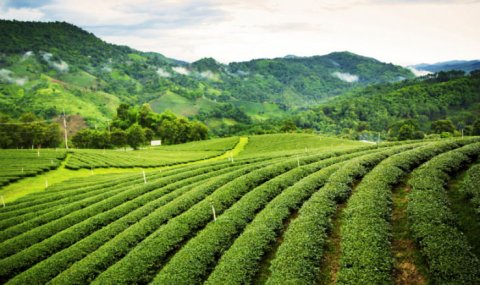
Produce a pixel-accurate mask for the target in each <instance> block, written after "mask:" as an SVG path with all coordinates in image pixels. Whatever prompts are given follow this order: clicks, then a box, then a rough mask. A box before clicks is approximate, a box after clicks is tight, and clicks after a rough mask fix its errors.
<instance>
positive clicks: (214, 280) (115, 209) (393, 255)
mask: <svg viewBox="0 0 480 285" xmlns="http://www.w3.org/2000/svg"><path fill="white" fill-rule="evenodd" d="M241 141H242V140H240V142H241ZM243 141H244V142H246V140H243ZM187 147H188V146H187ZM178 148H179V149H182V146H178ZM237 151H239V150H238V149H237ZM99 152H100V153H101V151H99ZM132 153H133V154H134V153H135V152H132ZM479 155H480V140H479V139H478V138H468V139H455V140H444V141H435V142H425V141H412V142H406V143H402V144H392V143H390V144H388V143H387V144H379V145H375V144H374V145H369V144H361V143H358V142H348V141H342V140H336V139H330V138H324V137H317V136H314V135H267V136H257V137H251V138H249V139H248V143H247V144H246V146H245V149H244V150H242V151H241V152H239V153H230V151H227V152H226V153H225V156H224V157H222V158H221V159H217V160H205V161H204V162H203V163H187V164H184V165H178V166H173V167H167V168H161V169H152V171H149V172H147V173H146V176H145V178H144V177H143V176H142V175H140V174H139V173H138V172H131V173H129V172H124V173H117V174H99V175H91V176H89V177H83V178H74V179H69V180H65V181H63V182H61V183H57V184H55V185H52V186H51V187H49V188H47V190H45V191H41V192H36V193H33V194H30V195H26V196H24V197H22V198H19V199H17V200H15V201H13V202H9V203H7V204H6V206H5V207H3V208H1V210H0V229H1V232H0V258H1V260H0V281H1V283H7V284H44V283H49V284H85V283H94V284H146V283H150V284H201V283H206V284H265V283H266V284H393V283H395V284H426V283H427V282H430V283H431V284H477V283H479V282H480V269H479V268H480V266H479V265H480V262H479V259H478V258H479V257H478V256H477V253H476V251H474V250H472V246H476V245H475V244H474V243H475V239H473V238H472V235H471V234H470V233H467V232H465V233H464V232H463V231H462V228H461V227H460V226H458V225H461V224H462V222H463V221H460V220H459V217H461V216H459V215H458V214H457V210H456V209H455V208H454V207H453V206H452V207H451V205H453V204H452V203H450V202H449V199H450V198H449V197H451V192H452V191H454V189H453V188H451V187H450V186H449V185H451V184H450V183H448V182H449V181H450V180H459V179H460V180H462V181H457V182H461V183H460V184H461V185H462V189H474V190H476V188H478V186H477V187H475V186H472V187H471V188H468V187H470V186H471V185H475V184H474V183H475V182H472V181H476V180H474V179H476V177H477V176H475V175H476V174H475V173H477V172H478V171H477V170H475V169H476V168H473V167H472V169H473V170H469V171H468V173H467V174H466V175H460V176H459V175H457V174H458V173H461V172H463V171H465V170H467V169H468V168H469V167H470V166H471V165H474V162H475V161H476V160H477V159H478V157H479ZM71 171H73V170H71ZM459 177H465V179H463V178H459ZM463 180H465V181H464V182H463ZM472 183H473V184H472ZM469 185H470V186H469ZM474 190H462V191H464V192H467V191H470V192H472V193H473V192H474V193H476V192H478V191H476V192H475V191H474ZM459 191H460V190H459ZM470 192H469V193H470ZM476 196H478V195H477V194H471V195H470V196H469V198H471V200H472V201H471V202H470V201H467V202H465V204H464V208H466V207H476V206H474V205H475V203H473V201H476V200H475V199H476V198H475V197H476ZM472 197H473V198H472ZM472 209H473V208H472ZM475 209H476V208H475ZM474 212H475V211H474ZM475 213H477V212H475ZM474 215H478V214H474ZM474 218H477V219H478V216H474ZM470 232H471V231H470ZM405 245H407V246H405Z"/></svg>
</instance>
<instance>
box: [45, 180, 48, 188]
mask: <svg viewBox="0 0 480 285" xmlns="http://www.w3.org/2000/svg"><path fill="white" fill-rule="evenodd" d="M45 188H48V180H47V179H45Z"/></svg>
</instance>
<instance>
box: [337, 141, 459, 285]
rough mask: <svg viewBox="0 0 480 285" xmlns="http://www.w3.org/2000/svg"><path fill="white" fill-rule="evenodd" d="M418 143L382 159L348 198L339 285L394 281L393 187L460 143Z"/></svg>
mask: <svg viewBox="0 0 480 285" xmlns="http://www.w3.org/2000/svg"><path fill="white" fill-rule="evenodd" d="M464 143H466V142H464ZM418 146H419V145H416V148H415V149H413V150H409V151H403V152H401V153H399V154H396V155H394V156H391V157H389V158H387V159H385V160H384V161H382V162H381V163H380V164H379V165H378V166H377V167H375V168H374V169H373V170H372V171H371V172H369V173H368V174H367V175H366V176H365V177H364V179H362V181H361V183H360V184H359V185H358V187H357V189H356V191H355V192H354V194H353V195H352V197H351V198H350V200H349V201H348V205H347V207H346V209H345V211H344V222H343V224H342V228H341V236H342V240H341V243H340V247H341V248H342V256H341V258H340V266H341V267H340V271H339V272H338V283H339V284H390V283H392V278H391V272H392V267H393V257H392V256H391V252H390V248H391V244H390V235H391V226H390V217H391V215H392V213H391V203H392V201H391V189H392V187H393V185H395V184H397V183H399V182H400V179H401V178H402V177H403V176H404V175H405V174H406V173H408V172H410V171H411V169H413V168H414V167H416V166H417V165H419V164H420V163H422V162H423V161H425V160H428V159H430V158H431V157H433V156H435V155H437V154H439V153H442V152H445V151H448V150H449V149H452V148H454V147H457V146H458V144H456V143H452V142H446V143H445V142H440V143H436V144H433V145H426V146H420V147H418Z"/></svg>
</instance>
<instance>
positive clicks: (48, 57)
mask: <svg viewBox="0 0 480 285" xmlns="http://www.w3.org/2000/svg"><path fill="white" fill-rule="evenodd" d="M52 57H53V55H52V54H51V53H49V52H45V53H43V54H42V58H43V60H45V61H46V62H47V63H48V65H50V66H51V67H53V68H55V69H56V70H57V71H59V72H68V69H69V66H68V63H66V62H65V61H63V60H61V59H60V61H54V60H52Z"/></svg>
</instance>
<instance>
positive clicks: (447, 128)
mask: <svg viewBox="0 0 480 285" xmlns="http://www.w3.org/2000/svg"><path fill="white" fill-rule="evenodd" d="M454 131H455V126H454V125H453V123H452V121H450V120H438V121H435V122H432V132H433V133H435V134H441V133H452V134H453V132H454Z"/></svg>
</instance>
